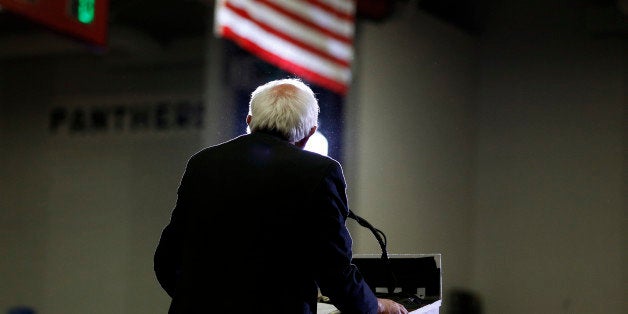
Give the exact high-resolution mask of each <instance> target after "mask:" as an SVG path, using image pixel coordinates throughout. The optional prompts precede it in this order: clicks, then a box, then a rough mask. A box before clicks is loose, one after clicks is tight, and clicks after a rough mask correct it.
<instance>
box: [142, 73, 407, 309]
mask: <svg viewBox="0 0 628 314" xmlns="http://www.w3.org/2000/svg"><path fill="white" fill-rule="evenodd" d="M318 113H319V106H318V102H317V100H316V97H315V95H314V93H313V92H312V90H311V89H310V88H309V87H308V86H307V85H306V84H304V83H303V82H301V81H300V80H298V79H282V80H276V81H271V82H269V83H266V84H264V85H262V86H259V87H258V88H257V89H256V90H255V91H254V92H253V93H252V94H251V99H250V102H249V114H248V115H247V117H246V122H247V124H248V132H247V134H244V135H241V136H238V137H236V138H234V139H231V140H229V141H227V142H225V143H222V144H219V145H216V146H212V147H209V148H205V149H203V150H201V151H200V152H198V153H196V154H195V155H193V156H192V157H191V158H190V159H189V161H188V163H187V166H186V169H185V173H184V174H183V177H182V179H181V182H180V185H179V188H178V191H177V201H176V205H175V207H174V209H173V211H172V215H171V217H170V222H169V223H168V225H166V227H165V228H164V230H163V232H162V234H161V238H160V240H159V244H158V245H157V249H156V251H155V256H154V268H155V274H156V277H157V279H158V281H159V283H160V284H161V286H162V287H163V288H164V290H165V291H166V292H167V293H168V295H170V296H171V297H172V302H171V304H170V309H169V312H168V313H170V314H181V313H184V314H189V313H194V314H197V313H285V314H299V313H304V314H305V313H316V305H317V296H318V289H320V291H321V292H322V294H323V295H325V296H326V297H329V299H330V303H332V304H333V305H334V306H335V307H336V308H338V309H339V310H340V311H341V312H342V313H343V314H345V313H407V310H406V309H405V308H404V307H403V306H402V305H400V304H399V303H396V302H394V301H392V300H389V299H378V298H376V297H375V295H374V293H373V291H371V289H370V288H369V287H368V285H367V284H366V282H365V281H364V279H363V278H362V276H361V274H360V272H359V270H358V269H357V268H356V266H355V265H353V264H352V262H351V259H352V247H351V246H352V240H351V236H350V234H349V231H348V229H347V227H346V225H345V221H346V219H347V215H348V212H349V209H348V205H347V197H346V192H345V189H346V185H345V184H346V183H345V180H344V175H343V172H342V168H341V166H340V164H339V163H338V162H337V161H335V160H333V159H331V158H329V157H325V156H322V155H319V154H316V153H313V152H309V151H306V150H303V148H304V147H305V144H306V142H307V141H308V139H309V137H310V136H311V135H312V134H314V132H315V131H316V128H317V124H318Z"/></svg>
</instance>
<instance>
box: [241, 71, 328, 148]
mask: <svg viewBox="0 0 628 314" xmlns="http://www.w3.org/2000/svg"><path fill="white" fill-rule="evenodd" d="M318 112H319V107H318V101H317V100H316V97H315V96H314V92H313V91H312V89H310V87H308V86H307V85H305V84H304V83H303V82H302V81H301V80H299V79H296V78H289V79H280V80H275V81H270V82H268V83H266V84H264V85H261V86H259V87H258V88H257V89H255V91H253V93H252V94H251V100H250V102H249V115H250V116H251V117H252V118H251V121H250V123H249V130H250V131H251V132H255V131H264V130H267V131H273V132H279V133H281V134H283V135H284V137H285V138H286V139H288V141H290V142H292V143H294V142H297V141H299V140H301V139H303V138H305V137H306V136H308V135H309V132H310V129H312V127H315V126H317V124H318Z"/></svg>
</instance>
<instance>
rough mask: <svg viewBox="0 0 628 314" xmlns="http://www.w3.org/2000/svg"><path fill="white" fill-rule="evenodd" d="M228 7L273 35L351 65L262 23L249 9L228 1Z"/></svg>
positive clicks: (321, 55) (314, 52)
mask: <svg viewBox="0 0 628 314" xmlns="http://www.w3.org/2000/svg"><path fill="white" fill-rule="evenodd" d="M225 8H226V9H229V10H231V11H232V12H233V13H235V14H237V15H239V16H241V17H243V18H245V19H247V20H249V21H251V22H253V23H255V25H257V26H259V27H260V28H261V29H263V30H265V31H267V32H269V33H272V34H273V35H275V36H277V37H279V38H281V39H283V40H285V41H287V42H290V43H292V44H294V45H295V46H298V47H300V48H303V49H304V50H307V51H309V52H312V53H313V54H316V55H318V56H320V57H321V58H325V59H327V60H329V61H331V62H334V63H336V64H338V65H341V66H344V67H348V66H350V63H349V61H347V60H344V59H340V58H338V57H335V56H333V55H330V54H329V53H327V52H326V51H324V50H321V49H318V48H316V47H313V46H311V45H308V44H307V43H304V42H302V41H299V40H297V39H295V38H294V37H291V36H290V35H287V34H285V33H283V32H281V31H280V30H277V29H276V28H273V27H271V26H269V25H267V24H265V23H262V22H260V21H258V20H257V19H255V18H254V17H252V16H251V15H250V14H249V13H248V12H247V11H245V10H243V9H240V8H237V7H234V6H233V5H232V4H231V3H229V2H227V3H226V5H225Z"/></svg>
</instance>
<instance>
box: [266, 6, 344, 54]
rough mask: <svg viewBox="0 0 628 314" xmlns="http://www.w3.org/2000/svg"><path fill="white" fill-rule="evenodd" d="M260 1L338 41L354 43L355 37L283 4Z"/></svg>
mask: <svg viewBox="0 0 628 314" xmlns="http://www.w3.org/2000/svg"><path fill="white" fill-rule="evenodd" d="M258 2H259V3H263V4H264V5H266V6H267V7H269V8H271V9H273V10H275V11H277V12H278V13H281V14H282V15H285V16H286V17H289V18H290V19H292V20H294V21H297V22H299V23H300V24H303V25H305V26H307V27H309V28H312V29H315V30H317V31H318V32H320V33H323V34H325V35H327V36H329V37H331V38H334V39H336V40H338V41H341V42H344V43H347V44H349V45H351V44H353V38H351V37H347V36H344V35H342V34H338V33H336V32H333V31H331V30H330V29H329V28H325V27H322V26H320V25H318V24H316V23H313V22H312V21H310V20H308V19H305V18H303V17H301V16H300V15H298V14H295V13H293V12H291V11H288V10H286V9H284V8H283V7H282V6H280V5H277V4H276V3H272V2H270V1H269V0H259V1H258Z"/></svg>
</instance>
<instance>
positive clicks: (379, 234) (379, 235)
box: [348, 210, 397, 294]
mask: <svg viewBox="0 0 628 314" xmlns="http://www.w3.org/2000/svg"><path fill="white" fill-rule="evenodd" d="M348 217H349V218H351V219H353V220H355V221H356V222H357V223H358V224H359V225H360V226H362V227H365V228H367V229H369V230H370V231H371V233H373V235H374V236H375V239H377V243H379V246H380V248H381V250H382V256H381V259H382V261H383V262H384V264H385V265H386V268H387V271H388V274H389V275H390V278H389V284H388V287H387V289H388V294H392V293H393V292H394V290H395V287H396V285H397V278H396V277H395V274H394V272H393V270H392V265H391V262H390V258H389V257H388V250H387V249H386V245H387V239H386V235H385V234H384V232H383V231H381V230H379V229H377V228H375V227H373V225H371V224H370V223H369V222H368V221H366V219H364V218H362V217H360V216H358V215H356V214H355V213H354V212H353V211H352V210H349V215H348Z"/></svg>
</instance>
